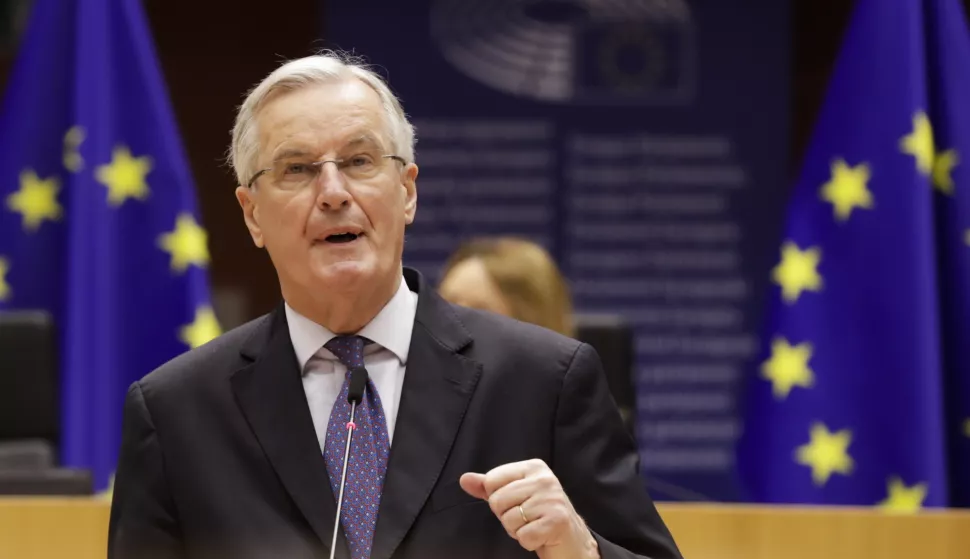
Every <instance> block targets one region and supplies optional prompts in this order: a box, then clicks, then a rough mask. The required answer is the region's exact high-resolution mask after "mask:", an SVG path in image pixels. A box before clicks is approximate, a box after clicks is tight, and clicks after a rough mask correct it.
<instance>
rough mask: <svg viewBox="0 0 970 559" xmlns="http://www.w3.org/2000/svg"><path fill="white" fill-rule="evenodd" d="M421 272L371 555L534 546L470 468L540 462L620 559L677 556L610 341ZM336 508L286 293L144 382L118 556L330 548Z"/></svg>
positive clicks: (130, 420)
mask: <svg viewBox="0 0 970 559" xmlns="http://www.w3.org/2000/svg"><path fill="white" fill-rule="evenodd" d="M405 277H406V279H407V282H408V284H409V286H410V288H411V290H412V291H416V292H417V293H418V294H419V297H418V307H417V315H416V317H415V325H414V331H413V334H412V340H411V349H410V354H409V358H408V363H407V372H406V375H405V380H404V386H403V389H402V394H401V402H400V407H399V411H398V416H397V424H396V427H395V434H394V442H393V447H392V448H391V455H390V462H389V464H388V469H387V477H386V481H385V486H384V490H383V494H382V500H381V504H380V509H379V517H378V521H377V528H376V532H375V536H374V547H373V555H372V557H373V558H374V559H388V558H391V557H395V558H402V559H404V558H408V559H410V558H413V559H444V558H461V559H475V558H483V559H484V558H515V557H534V556H535V555H534V554H531V553H528V552H526V551H525V550H523V549H522V548H521V547H520V546H519V544H518V542H516V541H515V540H513V539H512V538H510V537H509V536H508V535H507V534H506V532H505V531H504V529H503V528H502V526H501V524H500V523H499V521H498V519H496V518H495V516H494V515H493V513H492V512H491V510H490V509H489V507H488V504H487V503H486V502H484V501H479V500H476V499H473V498H472V497H470V496H468V495H467V494H466V493H465V492H464V491H462V489H461V488H460V487H459V485H458V478H459V476H461V474H463V473H465V472H469V471H474V472H486V471H488V470H489V469H491V468H494V467H496V466H499V465H501V464H504V463H507V462H514V461H519V460H526V459H530V458H540V459H542V460H544V461H545V462H546V463H547V464H549V466H550V467H551V468H552V469H553V471H554V472H555V474H556V476H557V477H558V478H559V480H560V481H561V483H562V485H563V486H564V488H565V490H566V492H567V494H568V496H569V498H570V499H571V501H572V503H573V505H574V507H575V508H576V510H577V511H578V512H579V514H580V515H581V516H582V517H583V518H584V519H585V520H586V521H587V523H588V525H589V527H590V529H591V530H592V531H593V533H594V535H595V537H596V538H597V539H598V541H599V545H600V552H601V554H602V556H603V557H604V558H632V557H650V558H654V559H660V558H679V557H680V555H679V552H678V551H677V548H676V546H675V544H674V541H673V539H672V537H671V535H670V533H669V532H668V531H667V529H666V527H665V526H664V523H663V521H662V520H661V519H660V517H659V515H658V514H657V511H656V510H655V508H654V505H653V503H652V501H651V499H650V497H649V496H648V495H647V492H646V491H645V489H644V487H643V484H642V483H641V478H640V476H639V475H638V455H637V449H636V448H635V446H634V443H633V441H632V440H631V438H630V436H629V435H628V433H627V431H626V430H625V429H624V426H623V423H622V420H621V418H620V415H619V413H618V412H617V409H616V407H615V404H614V402H613V400H612V398H611V396H610V394H609V392H608V388H607V385H606V382H605V378H604V373H603V371H602V368H601V365H600V361H599V358H598V356H597V354H596V353H595V351H594V350H593V349H592V348H591V347H590V346H588V345H585V344H581V343H579V342H577V341H575V340H572V339H569V338H566V337H563V336H560V335H558V334H556V333H553V332H551V331H548V330H545V329H542V328H539V327H536V326H532V325H529V324H524V323H521V322H517V321H513V320H510V319H506V318H503V317H499V316H497V315H493V314H489V313H484V312H480V311H475V310H470V309H465V308H462V307H457V306H453V305H451V304H449V303H447V302H445V301H444V300H442V299H440V298H439V297H438V296H437V295H436V294H435V293H434V291H433V289H432V288H431V286H429V285H428V284H427V283H426V282H425V281H424V280H423V279H422V278H421V276H420V275H418V274H417V273H416V272H414V271H413V270H409V269H406V270H405ZM335 513H336V504H335V501H334V496H333V492H332V491H331V490H330V484H329V483H328V477H327V468H326V465H325V463H324V458H323V456H322V454H321V452H320V448H319V446H318V443H317V439H316V436H315V434H314V430H313V424H312V421H311V419H310V412H309V408H308V406H307V401H306V397H305V395H304V392H303V385H302V382H301V379H300V374H299V367H298V365H297V360H296V356H295V355H294V352H293V347H292V344H291V343H290V337H289V332H288V329H287V325H286V316H285V313H284V312H283V310H282V306H281V307H279V308H278V309H276V310H275V311H274V312H271V313H269V314H268V315H266V316H264V317H261V318H258V319H256V320H254V321H252V322H249V323H247V324H245V325H243V326H240V327H239V328H236V329H234V330H232V331H230V332H227V333H226V334H224V335H222V336H221V337H219V338H217V339H216V340H213V341H212V342H210V343H209V344H207V345H205V346H202V347H199V348H196V349H194V350H192V351H189V352H188V353H186V354H184V355H181V356H180V357H178V358H176V359H174V360H172V361H170V362H169V363H167V364H165V365H163V366H162V367H160V368H159V369H157V370H155V371H153V372H152V373H151V374H149V375H147V376H146V377H145V378H144V379H142V380H140V381H138V382H136V383H134V384H133V385H132V386H131V388H130V390H129V392H128V395H127V400H126V403H125V413H124V435H123V442H122V448H121V455H120V458H119V464H118V470H117V473H116V477H115V487H114V498H113V502H112V508H111V521H110V531H109V552H108V557H109V558H112V559H142V558H153V557H166V558H168V557H180V558H181V557H198V558H227V559H228V558H232V559H245V558H253V559H255V558H286V559H298V558H310V557H327V556H328V555H329V548H330V542H331V538H332V535H333V523H334V522H333V521H334V516H335ZM337 556H338V557H348V553H347V544H346V540H345V539H344V538H343V534H342V532H341V534H340V539H339V540H338V553H337Z"/></svg>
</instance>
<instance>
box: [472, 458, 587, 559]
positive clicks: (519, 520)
mask: <svg viewBox="0 0 970 559" xmlns="http://www.w3.org/2000/svg"><path fill="white" fill-rule="evenodd" d="M459 483H460V484H461V488H462V489H464V490H465V491H466V492H467V493H468V494H469V495H471V496H473V497H477V498H479V499H485V500H487V501H488V504H489V506H490V507H491V508H492V512H493V513H495V516H496V517H498V519H499V521H500V522H501V523H502V526H503V527H504V528H505V531H506V532H508V534H509V536H511V537H512V538H514V539H515V540H516V541H518V542H519V545H521V546H522V547H523V548H525V549H526V550H528V551H535V552H536V553H537V554H538V555H539V557H540V558H541V559H599V556H600V555H599V550H598V549H597V546H596V540H594V539H593V536H592V534H591V533H590V531H589V528H587V527H586V523H585V522H584V521H583V519H582V518H580V517H579V515H578V514H577V513H576V510H575V509H573V505H572V503H570V502H569V498H568V497H566V493H565V491H563V488H562V485H560V483H559V480H558V479H557V478H556V476H555V475H554V474H553V473H552V470H550V469H549V466H547V465H546V463H545V462H543V461H542V460H527V461H525V462H513V463H511V464H505V465H502V466H499V467H497V468H495V469H493V470H491V471H489V472H488V473H485V474H478V473H467V474H464V475H463V476H461V479H460V480H459Z"/></svg>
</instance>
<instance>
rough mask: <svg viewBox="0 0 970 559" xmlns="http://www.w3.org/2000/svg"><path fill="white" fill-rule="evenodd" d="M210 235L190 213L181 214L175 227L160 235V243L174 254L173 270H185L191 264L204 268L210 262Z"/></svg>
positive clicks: (162, 247) (160, 245)
mask: <svg viewBox="0 0 970 559" xmlns="http://www.w3.org/2000/svg"><path fill="white" fill-rule="evenodd" d="M207 239H208V236H207V235H206V232H205V229H203V228H201V227H199V225H198V224H197V223H196V222H195V219H193V218H192V216H191V215H190V214H186V213H183V214H179V216H178V218H176V220H175V229H174V230H173V231H172V232H170V233H165V234H164V235H160V236H159V237H158V245H159V247H161V249H162V250H164V251H165V252H167V253H169V254H171V255H172V264H171V265H172V270H174V271H176V272H184V271H185V270H186V268H188V267H189V265H191V264H195V265H196V266H199V267H200V268H204V267H205V265H206V264H208V262H209V247H208V245H207V244H206V242H207Z"/></svg>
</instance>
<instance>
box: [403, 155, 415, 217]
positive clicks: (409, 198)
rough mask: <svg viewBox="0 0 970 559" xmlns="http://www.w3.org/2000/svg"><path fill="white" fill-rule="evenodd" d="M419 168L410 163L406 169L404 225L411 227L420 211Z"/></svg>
mask: <svg viewBox="0 0 970 559" xmlns="http://www.w3.org/2000/svg"><path fill="white" fill-rule="evenodd" d="M417 179H418V166H417V165H416V164H414V163H408V166H407V167H405V169H404V180H403V181H402V186H403V187H404V223H405V224H406V225H411V223H413V222H414V214H415V212H417V210H418V182H417Z"/></svg>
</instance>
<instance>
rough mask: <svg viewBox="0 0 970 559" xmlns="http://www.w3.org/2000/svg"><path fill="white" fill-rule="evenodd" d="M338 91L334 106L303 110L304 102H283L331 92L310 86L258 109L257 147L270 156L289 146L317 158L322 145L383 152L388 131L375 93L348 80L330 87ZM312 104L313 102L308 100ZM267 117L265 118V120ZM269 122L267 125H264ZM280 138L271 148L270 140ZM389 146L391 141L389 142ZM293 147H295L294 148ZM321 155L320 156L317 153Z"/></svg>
mask: <svg viewBox="0 0 970 559" xmlns="http://www.w3.org/2000/svg"><path fill="white" fill-rule="evenodd" d="M333 85H334V86H336V88H337V91H339V92H340V95H339V96H338V99H337V100H336V102H335V104H333V105H331V104H330V103H329V102H328V103H326V104H324V105H320V104H317V105H316V110H314V108H313V105H312V104H311V108H309V110H307V107H306V104H305V103H306V102H307V101H304V104H302V105H299V104H298V105H295V106H294V105H291V104H287V103H286V102H285V100H286V98H290V99H292V98H293V97H311V98H312V97H313V96H314V95H316V94H318V93H319V92H321V91H324V90H329V91H334V89H333V88H332V87H331V86H330V85H323V86H320V87H310V88H308V89H305V90H295V91H290V92H286V93H284V94H282V95H279V96H274V98H273V99H272V102H271V103H266V104H264V105H263V107H262V110H261V111H260V113H259V114H258V116H257V119H258V120H259V121H262V122H259V126H258V127H257V130H259V132H260V134H259V135H260V136H262V138H261V140H262V141H261V142H260V144H261V145H264V146H266V147H270V146H272V148H271V149H272V152H271V153H273V154H278V153H280V152H281V150H284V149H285V150H286V151H290V146H292V148H293V149H294V150H295V149H299V151H301V152H302V153H300V154H299V155H301V156H303V155H306V156H313V157H315V156H317V155H318V152H323V151H329V150H323V149H322V148H323V147H325V146H335V147H334V149H335V150H345V149H348V148H351V147H354V146H357V145H361V144H368V143H370V144H373V145H374V146H375V147H377V148H379V149H380V150H382V151H387V150H388V149H389V146H387V145H385V143H386V141H388V140H390V138H389V137H386V136H388V134H390V132H391V130H390V127H389V126H388V123H387V118H386V115H385V114H384V112H385V111H384V109H383V105H382V104H381V103H380V100H379V98H378V97H377V94H376V92H374V91H373V90H371V89H370V88H369V87H368V86H366V84H363V83H362V82H357V81H356V80H349V81H347V82H344V83H341V84H333ZM310 101H311V102H313V101H314V100H313V99H310ZM267 117H268V118H267ZM267 120H269V121H270V122H266V121H267ZM280 136H282V137H283V138H282V139H281V140H279V141H278V142H276V145H275V146H273V145H272V143H273V142H272V140H273V139H274V138H279V137H280ZM348 137H350V138H351V140H350V141H349V142H344V141H343V139H344V138H348ZM392 143H393V142H392ZM294 144H295V145H294ZM320 155H321V156H322V153H320ZM276 159H279V155H275V156H274V160H276Z"/></svg>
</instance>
